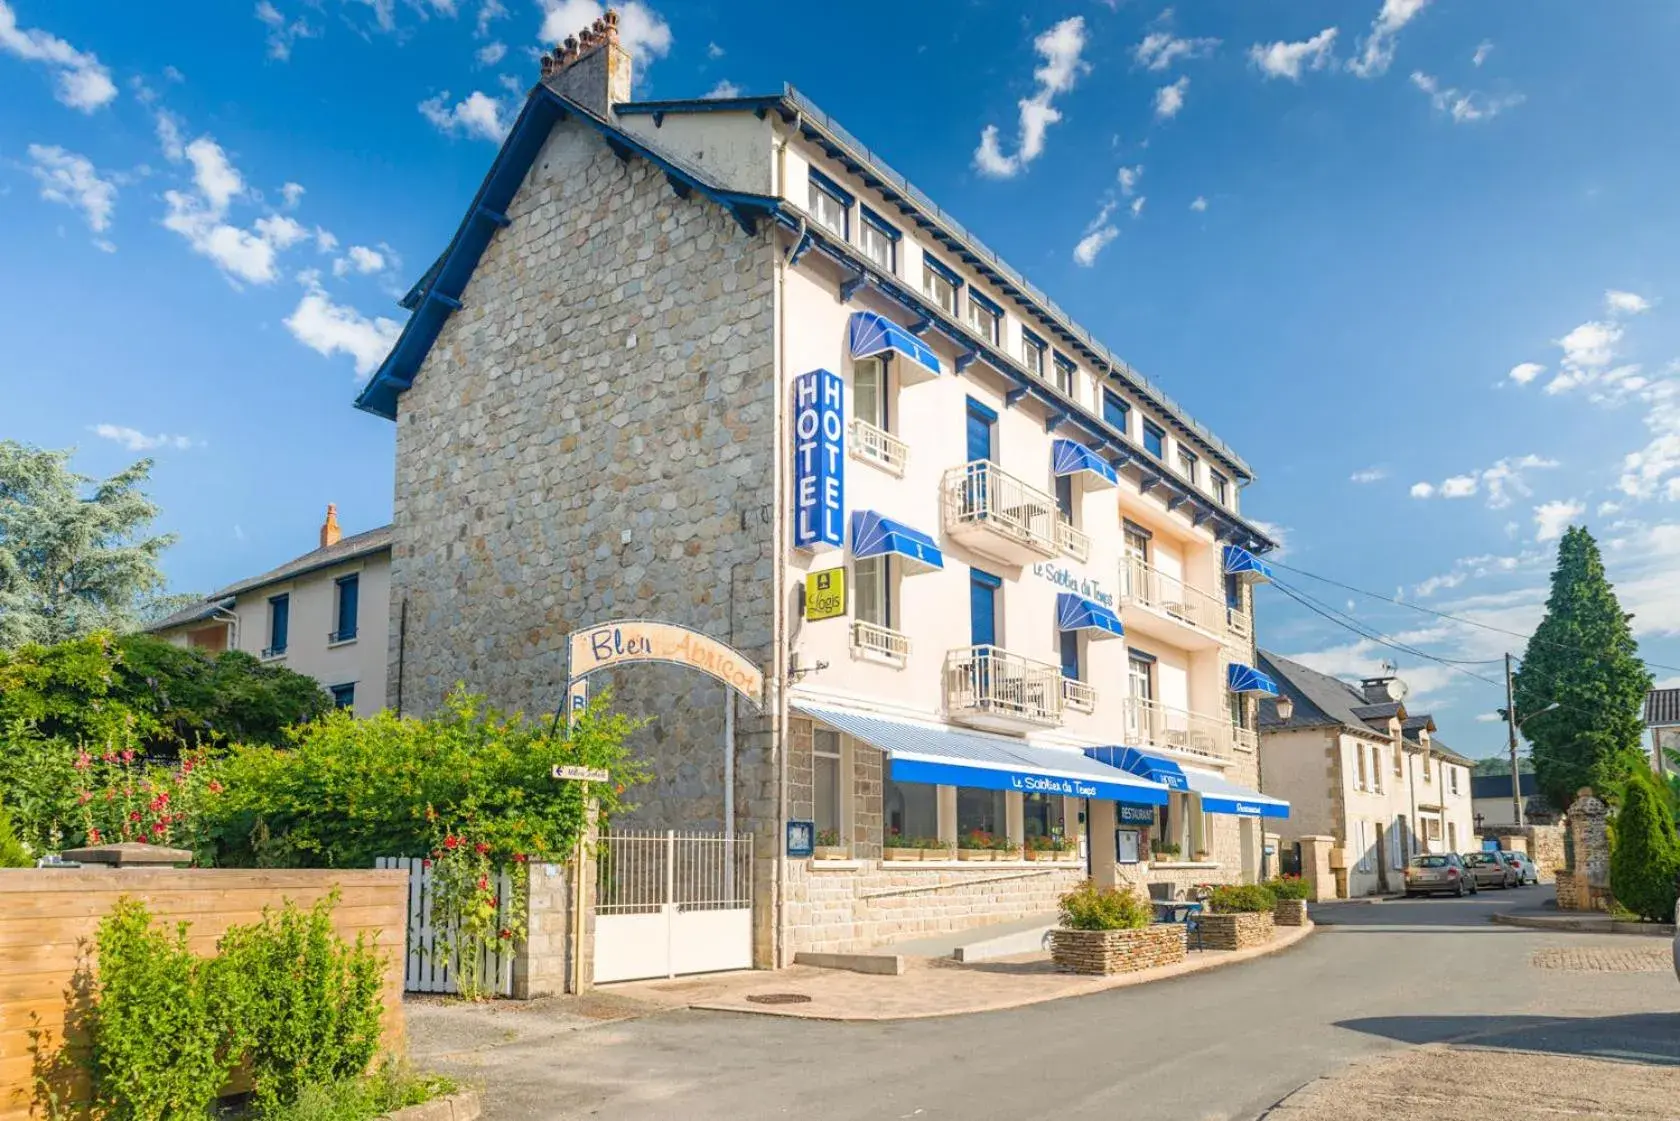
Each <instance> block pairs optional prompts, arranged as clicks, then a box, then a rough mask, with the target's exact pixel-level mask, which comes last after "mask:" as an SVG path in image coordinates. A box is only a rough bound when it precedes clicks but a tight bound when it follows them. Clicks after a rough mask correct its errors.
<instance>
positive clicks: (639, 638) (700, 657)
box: [571, 619, 764, 708]
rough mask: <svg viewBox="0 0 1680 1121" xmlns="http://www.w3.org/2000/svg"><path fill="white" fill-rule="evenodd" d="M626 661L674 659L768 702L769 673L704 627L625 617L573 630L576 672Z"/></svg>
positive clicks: (573, 667)
mask: <svg viewBox="0 0 1680 1121" xmlns="http://www.w3.org/2000/svg"><path fill="white" fill-rule="evenodd" d="M626 662H669V663H671V664H673V665H679V666H687V667H689V668H690V669H697V670H699V671H700V672H701V673H704V674H708V675H710V676H711V677H715V678H716V679H717V680H719V681H721V682H723V683H724V684H725V685H727V686H729V687H730V688H731V689H734V690H735V691H736V692H738V693H740V694H741V695H742V696H744V697H746V698H747V699H748V700H749V701H751V702H752V703H753V704H755V705H758V706H759V707H761V708H762V707H763V705H764V674H763V672H762V671H760V670H759V668H758V667H757V666H755V665H753V664H752V662H751V661H749V660H748V659H747V657H746V655H744V654H742V653H741V652H740V651H738V650H735V649H733V648H732V647H729V646H726V645H725V644H723V643H721V642H719V641H718V640H717V639H715V638H711V637H708V636H707V635H703V634H701V633H700V632H699V631H694V630H690V629H689V628H687V627H680V626H678V625H676V624H675V623H655V622H649V621H648V620H645V619H622V620H618V621H616V622H611V623H601V624H599V625H598V626H593V627H586V628H584V629H583V630H580V631H573V632H572V636H571V663H572V664H571V677H572V679H573V680H574V681H575V680H577V679H578V678H580V677H583V676H584V675H585V674H589V673H593V672H594V671H596V670H598V669H605V668H606V667H608V666H616V665H621V664H623V663H626Z"/></svg>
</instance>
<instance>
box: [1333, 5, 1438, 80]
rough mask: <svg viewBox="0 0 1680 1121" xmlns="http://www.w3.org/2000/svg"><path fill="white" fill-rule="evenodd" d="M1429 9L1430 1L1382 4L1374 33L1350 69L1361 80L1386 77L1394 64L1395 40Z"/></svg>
mask: <svg viewBox="0 0 1680 1121" xmlns="http://www.w3.org/2000/svg"><path fill="white" fill-rule="evenodd" d="M1428 6H1429V0H1383V6H1382V10H1381V11H1379V12H1378V13H1377V18H1376V19H1375V20H1373V21H1372V23H1371V33H1370V34H1369V35H1367V36H1366V37H1365V43H1364V49H1363V50H1362V51H1361V52H1360V54H1359V57H1357V58H1351V59H1349V60H1348V64H1347V68H1348V69H1349V70H1351V71H1353V73H1355V74H1357V75H1359V76H1360V77H1361V78H1375V77H1377V76H1378V75H1381V74H1386V73H1387V72H1388V65H1389V63H1391V62H1393V61H1394V47H1395V43H1394V40H1395V37H1396V36H1398V35H1399V34H1400V32H1401V30H1402V29H1403V28H1404V27H1405V26H1406V25H1407V24H1408V23H1411V22H1412V20H1414V19H1416V18H1417V16H1418V14H1419V13H1420V12H1422V11H1423V10H1424V9H1425V8H1427V7H1428Z"/></svg>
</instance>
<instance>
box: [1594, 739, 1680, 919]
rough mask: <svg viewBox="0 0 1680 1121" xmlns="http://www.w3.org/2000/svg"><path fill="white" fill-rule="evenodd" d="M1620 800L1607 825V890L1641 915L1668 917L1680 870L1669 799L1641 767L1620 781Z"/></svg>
mask: <svg viewBox="0 0 1680 1121" xmlns="http://www.w3.org/2000/svg"><path fill="white" fill-rule="evenodd" d="M1621 802H1622V805H1621V809H1620V810H1619V811H1618V812H1617V814H1616V820H1615V822H1614V824H1613V825H1612V826H1611V831H1610V894H1611V895H1612V896H1613V897H1614V898H1615V900H1616V902H1617V903H1620V904H1621V905H1622V906H1623V907H1626V908H1627V909H1628V910H1630V911H1632V912H1633V913H1634V914H1636V915H1638V916H1639V917H1640V918H1642V919H1645V920H1647V921H1649V922H1668V921H1670V920H1671V919H1672V918H1673V917H1674V900H1675V875H1676V873H1680V838H1677V837H1676V835H1675V831H1674V816H1673V814H1672V813H1670V812H1669V807H1668V799H1667V798H1666V796H1665V795H1664V793H1663V791H1661V790H1659V789H1658V788H1657V784H1656V781H1655V779H1654V777H1653V776H1652V774H1651V772H1650V771H1648V770H1646V769H1645V768H1643V767H1641V768H1638V769H1636V770H1634V771H1633V772H1632V773H1631V774H1630V775H1629V776H1628V779H1627V781H1626V783H1624V784H1623V787H1622V798H1621Z"/></svg>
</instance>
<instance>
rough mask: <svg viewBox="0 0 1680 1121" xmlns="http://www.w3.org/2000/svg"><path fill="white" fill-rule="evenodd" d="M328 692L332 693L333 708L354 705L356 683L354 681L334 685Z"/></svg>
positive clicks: (352, 706) (351, 706) (353, 706)
mask: <svg viewBox="0 0 1680 1121" xmlns="http://www.w3.org/2000/svg"><path fill="white" fill-rule="evenodd" d="M330 692H331V693H332V699H333V707H334V708H355V707H356V683H355V682H354V681H352V682H350V683H349V684H348V685H334V686H332V687H331V689H330Z"/></svg>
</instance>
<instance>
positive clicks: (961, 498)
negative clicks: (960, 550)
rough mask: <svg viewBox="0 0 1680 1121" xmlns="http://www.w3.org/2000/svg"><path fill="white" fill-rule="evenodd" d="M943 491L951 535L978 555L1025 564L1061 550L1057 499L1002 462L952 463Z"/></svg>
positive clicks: (947, 529)
mask: <svg viewBox="0 0 1680 1121" xmlns="http://www.w3.org/2000/svg"><path fill="white" fill-rule="evenodd" d="M941 490H942V491H943V500H942V502H941V505H942V506H943V507H944V510H945V532H946V534H947V535H949V536H950V537H951V538H952V539H953V540H956V541H959V542H961V543H962V544H964V545H966V546H967V547H968V548H970V549H972V550H974V551H975V552H976V553H980V554H982V555H984V556H987V557H990V558H991V559H993V560H996V561H1000V562H1002V563H1004V564H1009V565H1023V564H1031V563H1033V562H1034V561H1040V560H1044V559H1046V558H1049V557H1054V556H1056V555H1057V554H1058V553H1060V552H1061V551H1062V546H1061V544H1060V535H1059V533H1058V531H1057V525H1058V523H1059V522H1060V519H1061V514H1060V513H1059V512H1058V511H1057V510H1056V500H1055V499H1054V498H1052V497H1051V496H1050V495H1048V494H1045V493H1044V492H1043V491H1041V490H1038V489H1036V488H1034V487H1030V486H1028V485H1027V484H1026V483H1023V482H1022V481H1021V480H1020V479H1017V478H1016V477H1015V476H1013V475H1010V474H1008V473H1007V472H1005V471H1003V470H1002V469H1001V468H1000V467H998V465H997V464H995V463H992V462H990V461H988V460H976V461H975V462H973V463H967V464H964V465H963V466H961V467H953V468H951V469H950V470H949V471H947V472H945V479H944V482H943V483H942V484H941ZM1070 528H1071V527H1070ZM1075 532H1077V531H1075Z"/></svg>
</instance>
